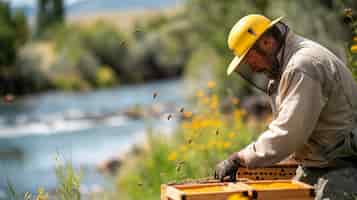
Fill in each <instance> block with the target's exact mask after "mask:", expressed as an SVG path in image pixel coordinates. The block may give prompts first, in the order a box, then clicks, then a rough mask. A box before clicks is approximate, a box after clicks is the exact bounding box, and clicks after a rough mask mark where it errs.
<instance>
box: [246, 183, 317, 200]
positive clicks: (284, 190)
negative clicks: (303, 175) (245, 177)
mask: <svg viewBox="0 0 357 200" xmlns="http://www.w3.org/2000/svg"><path fill="white" fill-rule="evenodd" d="M244 184H246V185H247V186H248V187H249V189H250V191H253V192H252V193H253V197H254V199H257V200H286V199H289V200H313V199H314V196H315V192H314V189H313V187H312V186H310V185H308V184H305V183H302V182H299V181H294V180H269V181H248V182H245V183H244Z"/></svg>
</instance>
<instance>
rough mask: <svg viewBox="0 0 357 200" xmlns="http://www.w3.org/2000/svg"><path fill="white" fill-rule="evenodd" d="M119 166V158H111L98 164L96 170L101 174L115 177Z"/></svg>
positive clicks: (120, 163)
mask: <svg viewBox="0 0 357 200" xmlns="http://www.w3.org/2000/svg"><path fill="white" fill-rule="evenodd" d="M121 165H122V160H121V159H120V158H113V159H110V160H107V161H104V162H103V163H101V164H99V166H98V167H97V169H98V170H99V171H100V172H102V173H110V174H111V175H115V174H116V172H117V171H118V169H119V168H120V166H121Z"/></svg>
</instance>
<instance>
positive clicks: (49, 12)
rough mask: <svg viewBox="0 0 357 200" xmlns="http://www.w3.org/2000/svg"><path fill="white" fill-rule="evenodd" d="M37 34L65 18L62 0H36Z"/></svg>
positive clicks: (60, 22)
mask: <svg viewBox="0 0 357 200" xmlns="http://www.w3.org/2000/svg"><path fill="white" fill-rule="evenodd" d="M37 5H38V9H37V35H38V36H40V35H42V34H44V33H45V32H46V31H47V30H48V29H49V28H51V27H53V26H56V25H59V24H62V23H63V22H64V19H65V8H64V3H63V0H38V2H37Z"/></svg>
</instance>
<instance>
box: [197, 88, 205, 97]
mask: <svg viewBox="0 0 357 200" xmlns="http://www.w3.org/2000/svg"><path fill="white" fill-rule="evenodd" d="M196 96H197V97H203V96H205V93H204V92H203V90H198V91H197V92H196Z"/></svg>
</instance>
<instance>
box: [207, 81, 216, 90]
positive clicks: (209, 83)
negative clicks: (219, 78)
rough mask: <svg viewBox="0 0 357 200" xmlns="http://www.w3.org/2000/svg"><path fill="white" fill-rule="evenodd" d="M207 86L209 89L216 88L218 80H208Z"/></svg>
mask: <svg viewBox="0 0 357 200" xmlns="http://www.w3.org/2000/svg"><path fill="white" fill-rule="evenodd" d="M207 87H208V88H209V89H213V88H215V87H216V82H214V81H208V83H207Z"/></svg>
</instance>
